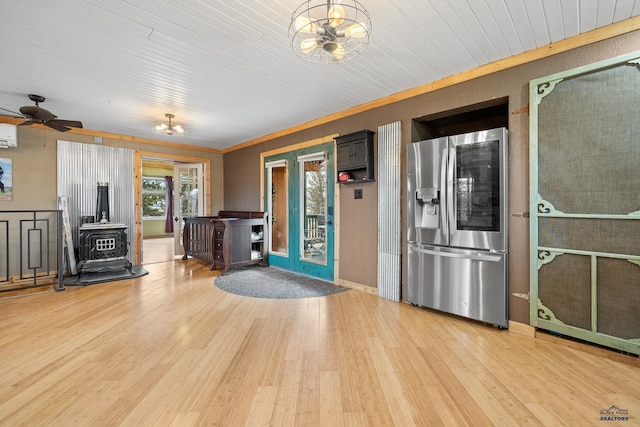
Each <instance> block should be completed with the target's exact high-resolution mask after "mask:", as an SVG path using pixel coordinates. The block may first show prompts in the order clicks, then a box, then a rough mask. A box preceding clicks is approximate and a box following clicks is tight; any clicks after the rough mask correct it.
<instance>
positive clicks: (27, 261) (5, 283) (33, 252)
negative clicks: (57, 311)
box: [0, 210, 75, 293]
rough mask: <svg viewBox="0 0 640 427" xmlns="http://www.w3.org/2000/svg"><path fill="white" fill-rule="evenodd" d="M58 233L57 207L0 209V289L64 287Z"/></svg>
mask: <svg viewBox="0 0 640 427" xmlns="http://www.w3.org/2000/svg"><path fill="white" fill-rule="evenodd" d="M62 233H63V222H62V211H61V210H13V211H0V293H4V292H8V291H16V290H22V289H26V288H35V287H42V286H54V289H55V290H56V291H62V290H64V251H63V234H62ZM71 256H75V255H74V254H73V253H72V254H71Z"/></svg>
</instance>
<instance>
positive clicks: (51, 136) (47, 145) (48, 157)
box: [0, 126, 224, 212]
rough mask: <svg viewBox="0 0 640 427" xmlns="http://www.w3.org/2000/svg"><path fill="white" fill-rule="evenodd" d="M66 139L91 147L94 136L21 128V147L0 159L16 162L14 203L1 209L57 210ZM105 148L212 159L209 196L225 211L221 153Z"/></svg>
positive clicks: (121, 143) (117, 143) (114, 142)
mask: <svg viewBox="0 0 640 427" xmlns="http://www.w3.org/2000/svg"><path fill="white" fill-rule="evenodd" d="M59 139H61V140H66V141H72V142H83V143H88V144H92V143H93V140H94V137H93V136H90V135H80V134H74V133H72V132H65V133H62V132H57V131H54V130H46V129H43V128H41V127H31V126H19V127H18V148H16V149H6V150H2V151H0V157H6V158H10V159H12V162H13V181H12V182H13V200H11V201H0V210H37V209H57V184H56V162H57V160H56V157H57V154H56V145H57V141H58V140H59ZM102 141H103V142H102V145H105V146H113V147H122V148H129V149H133V150H138V151H142V152H145V153H158V154H159V155H172V156H180V157H184V156H187V157H194V158H201V159H209V160H210V162H211V170H210V171H209V173H210V182H211V184H210V187H211V188H209V190H208V197H210V201H211V211H212V212H217V211H219V210H221V209H223V195H224V191H223V181H222V176H223V172H224V171H223V165H222V154H219V153H213V152H210V151H202V150H197V149H188V148H182V147H174V146H163V145H156V144H147V143H143V142H131V141H128V140H119V139H110V138H103V140H102Z"/></svg>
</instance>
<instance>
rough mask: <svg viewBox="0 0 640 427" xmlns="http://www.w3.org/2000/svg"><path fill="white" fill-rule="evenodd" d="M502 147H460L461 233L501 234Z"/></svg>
mask: <svg viewBox="0 0 640 427" xmlns="http://www.w3.org/2000/svg"><path fill="white" fill-rule="evenodd" d="M499 149H500V144H499V142H498V141H489V142H482V143H474V144H463V145H458V146H457V147H456V190H455V191H456V225H457V229H458V230H476V231H500V151H499Z"/></svg>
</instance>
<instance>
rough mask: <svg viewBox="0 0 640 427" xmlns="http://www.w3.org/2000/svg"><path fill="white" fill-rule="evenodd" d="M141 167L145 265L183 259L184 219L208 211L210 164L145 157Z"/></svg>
mask: <svg viewBox="0 0 640 427" xmlns="http://www.w3.org/2000/svg"><path fill="white" fill-rule="evenodd" d="M185 160H186V159H185ZM140 165H141V171H142V173H141V178H140V186H139V188H140V192H139V194H140V206H141V209H140V211H141V212H139V215H140V218H141V221H140V223H141V224H142V229H141V232H140V235H141V240H142V253H141V263H142V264H151V263H158V262H168V261H173V260H175V259H176V258H181V257H182V255H183V254H184V250H183V247H182V228H183V224H184V220H183V218H185V217H188V216H203V215H204V214H205V211H206V203H205V195H206V182H207V179H206V176H205V171H206V170H208V168H207V167H206V166H207V163H204V162H202V163H192V162H189V163H187V162H185V161H180V160H179V159H175V158H157V157H155V156H153V157H151V156H142V157H141V158H140Z"/></svg>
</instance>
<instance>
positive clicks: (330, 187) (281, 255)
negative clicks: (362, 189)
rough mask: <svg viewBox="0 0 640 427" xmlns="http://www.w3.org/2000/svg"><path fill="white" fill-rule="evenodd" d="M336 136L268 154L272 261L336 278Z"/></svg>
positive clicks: (316, 274) (268, 203) (268, 204)
mask: <svg viewBox="0 0 640 427" xmlns="http://www.w3.org/2000/svg"><path fill="white" fill-rule="evenodd" d="M333 163H334V162H333V142H331V143H326V144H321V145H316V146H313V147H308V148H305V149H301V150H296V151H291V152H288V153H282V154H278V155H275V156H271V157H268V158H266V159H265V164H264V167H265V177H266V179H265V188H264V192H265V198H264V200H265V206H264V209H265V210H266V211H267V212H269V217H270V233H269V236H270V240H271V241H270V242H269V264H270V265H272V266H274V267H279V268H283V269H286V270H291V271H296V272H299V273H303V274H307V275H310V276H315V277H319V278H322V279H326V280H330V281H333V263H334V248H333V240H334V239H333V235H334V224H333V220H334V217H333V214H334V206H333V201H334V183H335V177H334V174H335V173H334V165H333Z"/></svg>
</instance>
